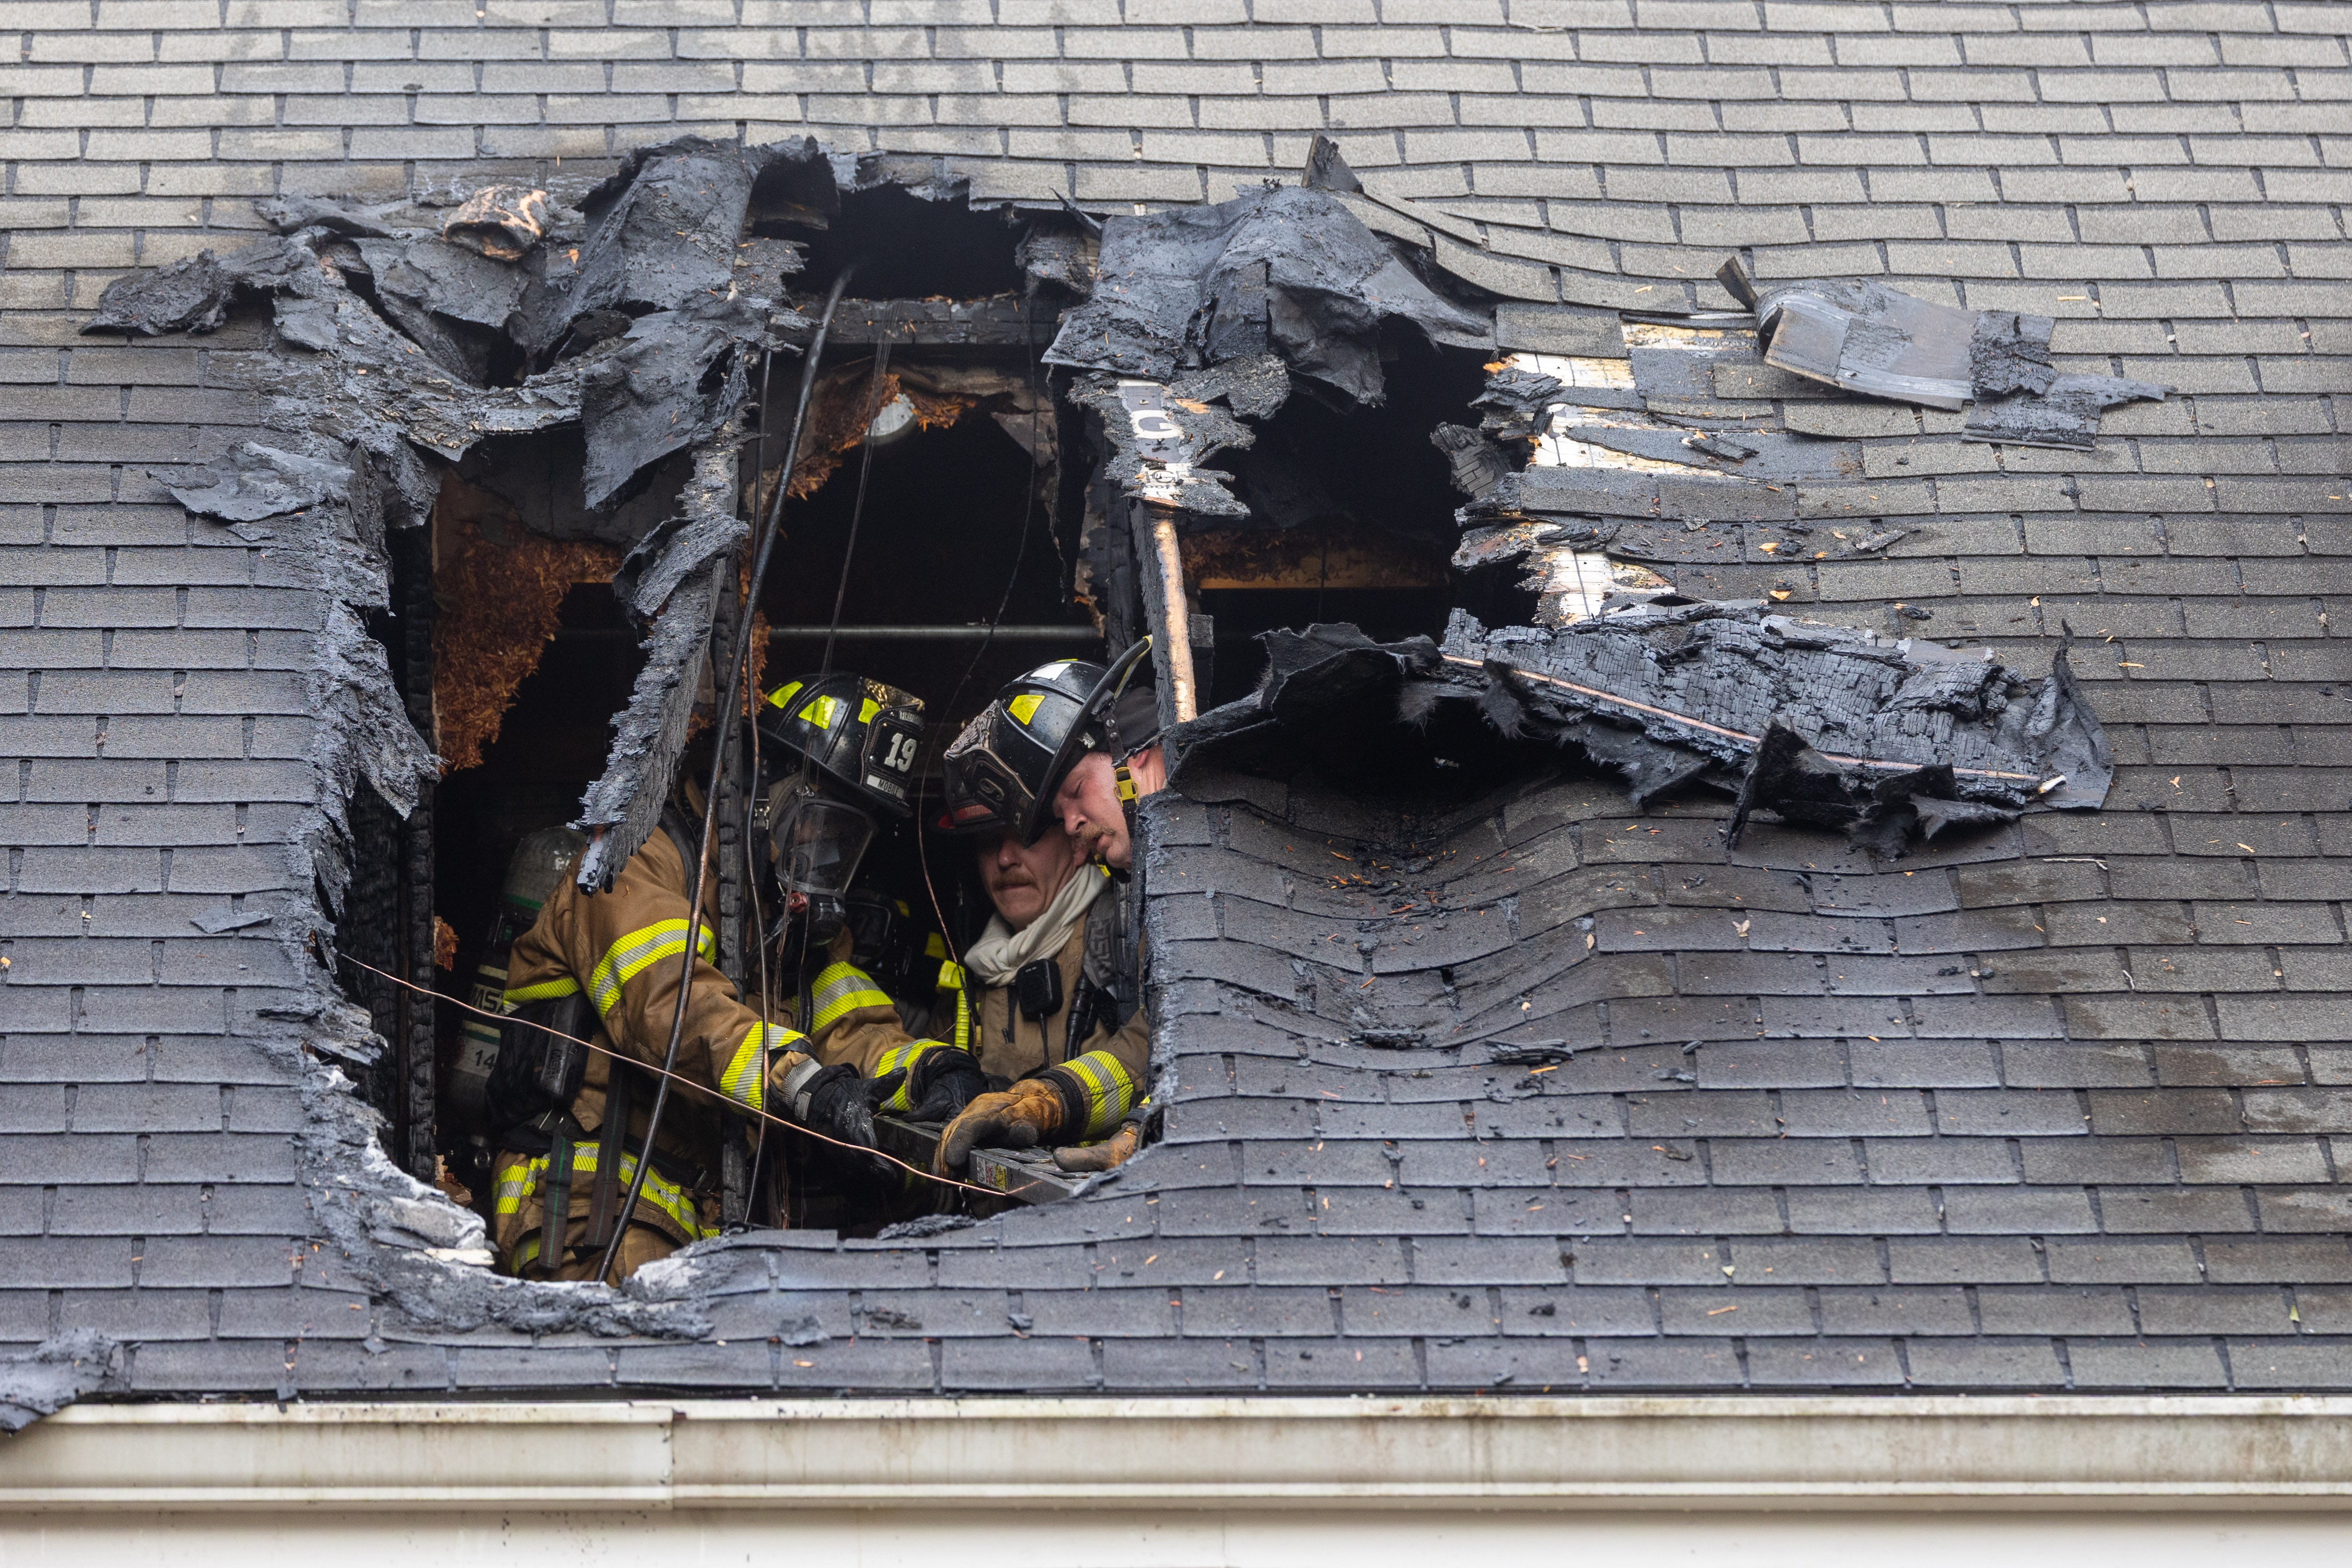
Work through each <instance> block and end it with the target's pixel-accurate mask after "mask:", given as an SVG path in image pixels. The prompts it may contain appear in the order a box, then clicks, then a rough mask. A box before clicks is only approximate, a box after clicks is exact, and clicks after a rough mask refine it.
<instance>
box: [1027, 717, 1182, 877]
mask: <svg viewBox="0 0 2352 1568" xmlns="http://www.w3.org/2000/svg"><path fill="white" fill-rule="evenodd" d="M1104 734H1105V737H1106V739H1105V742H1104V743H1103V744H1101V745H1099V746H1094V747H1089V748H1087V750H1085V751H1083V752H1080V753H1079V754H1078V756H1077V757H1076V760H1074V761H1073V762H1072V763H1070V765H1069V767H1068V769H1067V770H1066V772H1065V773H1063V774H1062V776H1061V778H1060V780H1059V781H1058V782H1057V783H1056V784H1055V786H1054V796H1053V808H1052V809H1053V813H1054V815H1055V816H1056V817H1058V818H1059V819H1060V821H1061V824H1062V826H1063V828H1064V829H1065V830H1066V831H1067V832H1068V834H1069V835H1070V837H1073V838H1075V839H1076V840H1077V841H1078V843H1079V845H1080V846H1081V847H1083V848H1084V849H1085V850H1086V852H1087V856H1088V857H1089V858H1093V859H1096V860H1099V861H1100V862H1102V864H1104V865H1105V866H1108V867H1109V868H1111V869H1112V870H1113V871H1115V872H1118V873H1119V874H1120V875H1122V876H1125V875H1129V874H1131V873H1132V872H1133V870H1134V866H1135V836H1134V826H1135V803H1136V802H1137V801H1138V800H1139V799H1140V798H1142V797H1143V796H1144V795H1157V794H1159V793H1160V791H1161V790H1163V789H1165V788H1167V787H1168V763H1167V758H1166V756H1165V755H1164V753H1163V752H1161V750H1160V704H1159V697H1158V694H1157V693H1156V692H1154V691H1153V689H1151V688H1150V687H1149V686H1137V685H1129V687H1128V688H1127V689H1126V690H1125V691H1124V692H1122V693H1120V694H1119V695H1118V699H1117V700H1116V701H1115V702H1114V703H1113V704H1112V707H1111V711H1110V714H1109V722H1108V726H1107V728H1106V729H1105V731H1104ZM1110 736H1116V737H1117V740H1116V742H1113V741H1111V740H1110V739H1108V737H1110Z"/></svg>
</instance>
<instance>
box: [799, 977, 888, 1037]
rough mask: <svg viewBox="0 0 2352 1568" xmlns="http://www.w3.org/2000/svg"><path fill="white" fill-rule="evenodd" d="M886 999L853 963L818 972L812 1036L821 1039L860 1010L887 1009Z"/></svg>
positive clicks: (811, 1000) (811, 1002)
mask: <svg viewBox="0 0 2352 1568" xmlns="http://www.w3.org/2000/svg"><path fill="white" fill-rule="evenodd" d="M888 1005H890V998H889V997H887V996H885V995H884V994H882V993H881V991H880V990H879V989H878V988H877V986H876V985H875V984H874V982H873V981H872V980H870V979H868V978H867V977H866V972H865V971H864V970H862V969H859V968H858V967H857V966H856V964H854V963H829V964H827V965H825V966H824V968H823V969H821V970H819V971H818V972H817V977H816V984H815V985H814V988H813V989H812V990H811V992H810V994H809V1008H810V1017H809V1033H811V1034H813V1035H822V1034H823V1033H824V1032H825V1030H827V1029H829V1028H831V1027H832V1026H834V1025H835V1024H837V1023H839V1022H841V1020H842V1019H844V1018H845V1017H847V1016H849V1015H850V1014H852V1013H854V1012H856V1010H857V1009H858V1008H860V1007H887V1006H888Z"/></svg>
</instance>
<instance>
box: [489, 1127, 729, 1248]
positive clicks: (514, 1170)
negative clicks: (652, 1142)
mask: <svg viewBox="0 0 2352 1568" xmlns="http://www.w3.org/2000/svg"><path fill="white" fill-rule="evenodd" d="M546 1174H547V1156H546V1155H544V1154H534V1155H532V1156H531V1157H530V1159H529V1160H526V1161H524V1162H523V1163H520V1164H517V1165H505V1166H501V1167H500V1168H499V1173H498V1179H497V1185H496V1186H495V1187H494V1188H493V1189H492V1190H493V1192H494V1194H495V1197H494V1200H493V1206H494V1207H495V1209H496V1212H497V1213H499V1214H500V1215H513V1214H520V1213H521V1212H522V1205H523V1201H524V1200H525V1199H526V1198H528V1197H530V1194H533V1193H535V1192H537V1191H538V1190H539V1187H540V1183H541V1180H542V1178H544V1177H545V1176H546ZM595 1174H596V1145H595V1144H593V1143H575V1144H573V1145H572V1193H573V1194H575V1195H577V1194H580V1193H583V1192H584V1191H586V1190H587V1184H586V1183H585V1182H583V1181H582V1180H581V1178H582V1177H583V1176H586V1177H593V1176H594V1175H595ZM636 1175H637V1157H636V1156H635V1154H632V1153H630V1152H628V1151H626V1150H623V1151H622V1152H621V1175H620V1180H621V1183H622V1184H623V1185H626V1184H629V1183H630V1182H633V1181H635V1180H636ZM637 1201H638V1202H639V1203H643V1204H651V1205H653V1206H654V1207H656V1208H657V1209H659V1210H661V1212H662V1213H664V1214H666V1215H668V1216H669V1217H670V1218H671V1219H673V1220H676V1221H677V1224H678V1226H679V1228H680V1229H682V1230H684V1231H685V1232H686V1234H687V1236H688V1237H690V1238H691V1239H693V1240H696V1241H700V1240H701V1239H702V1238H703V1237H707V1236H716V1235H718V1234H719V1233H718V1232H717V1231H715V1230H709V1231H706V1230H704V1229H703V1228H702V1217H701V1215H700V1213H699V1211H698V1210H697V1209H696V1207H695V1205H694V1196H693V1194H690V1193H688V1191H687V1190H686V1189H685V1188H683V1187H681V1186H679V1185H678V1184H677V1183H676V1182H673V1181H671V1180H670V1179H669V1178H668V1177H667V1176H665V1175H663V1174H662V1173H660V1172H659V1171H647V1172H646V1184H645V1187H644V1189H643V1190H642V1191H641V1192H640V1193H639V1194H637Z"/></svg>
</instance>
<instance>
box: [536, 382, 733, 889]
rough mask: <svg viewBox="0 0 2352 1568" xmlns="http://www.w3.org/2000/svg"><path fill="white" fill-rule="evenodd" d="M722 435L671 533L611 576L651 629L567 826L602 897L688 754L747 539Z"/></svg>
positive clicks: (654, 538)
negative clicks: (632, 682)
mask: <svg viewBox="0 0 2352 1568" xmlns="http://www.w3.org/2000/svg"><path fill="white" fill-rule="evenodd" d="M730 435H731V427H722V429H721V431H720V433H719V437H717V438H715V439H713V440H712V441H710V442H709V443H708V444H707V445H705V446H704V447H701V448H700V449H699V450H698V451H697V452H696V453H695V460H694V478H693V479H692V480H690V481H689V482H688V485H687V487H686V489H685V492H684V494H683V495H682V496H681V497H680V510H679V513H678V518H677V522H676V524H675V525H674V526H670V527H667V529H666V530H660V531H656V533H655V534H651V535H648V536H647V538H646V542H645V544H643V545H641V546H640V547H639V549H638V550H636V551H633V552H631V553H630V554H629V556H628V557H627V558H626V559H625V560H624V561H623V562H622V563H621V570H620V571H619V572H618V573H616V574H614V580H613V585H614V592H615V593H616V594H618V595H620V597H621V600H622V603H623V604H624V605H625V606H627V608H628V610H629V613H630V615H631V616H632V617H633V618H635V619H637V620H638V621H639V623H640V624H641V625H643V624H646V623H648V622H649V623H650V626H649V627H648V630H647V632H646V642H645V656H646V662H645V668H642V669H641V670H639V671H638V672H637V681H636V686H635V689H633V690H632V691H631V692H630V694H629V705H628V707H626V708H625V709H624V710H622V711H621V713H620V716H619V717H618V718H616V719H615V720H614V722H613V746H612V751H611V752H610V754H609V757H608V759H607V761H606V763H605V764H604V776H603V777H601V778H599V779H598V780H597V781H596V782H595V783H594V784H591V785H589V786H588V793H587V794H586V795H583V797H582V798H581V802H580V816H579V819H578V820H577V821H575V822H574V823H573V824H572V826H574V827H578V828H581V829H583V830H584V831H586V832H588V833H590V834H591V835H593V837H594V842H593V843H592V844H590V845H589V847H588V852H587V853H586V854H585V855H583V856H582V857H581V858H580V866H579V872H578V875H579V880H580V885H581V886H582V887H583V888H589V889H601V888H607V887H610V886H611V885H612V881H613V879H614V877H616V876H618V875H620V871H621V868H622V867H623V866H625V865H626V864H627V863H628V859H629V857H630V856H632V855H634V854H635V853H636V852H637V851H638V849H639V848H641V847H644V845H645V842H646V839H647V838H648V837H652V835H653V831H654V828H655V826H656V824H658V823H659V822H660V820H661V809H662V804H663V802H664V801H666V800H667V798H668V794H669V781H670V779H671V777H672V776H673V774H674V773H676V771H677V758H678V753H679V752H682V751H684V750H685V748H686V740H687V731H688V721H689V720H690V719H691V718H692V717H693V713H694V699H695V693H696V689H697V687H698V684H699V681H700V677H701V672H702V669H703V667H704V662H705V659H706V657H707V655H708V654H709V648H710V626H711V617H712V613H713V611H714V609H715V608H716V606H717V603H718V595H719V584H720V582H721V581H722V580H723V579H724V578H725V576H726V574H727V571H728V569H729V563H730V561H731V560H732V558H733V552H734V548H735V546H737V545H738V544H740V543H741V542H742V541H743V538H744V536H745V535H746V534H747V533H748V532H749V531H750V529H749V526H748V525H747V524H745V523H744V522H743V521H742V520H741V519H740V518H738V517H737V516H736V515H735V488H736V479H737V476H736V453H735V446H734V442H733V441H732V440H731V439H730V438H729V437H730ZM721 657H722V658H724V657H726V655H725V654H724V653H722V655H721Z"/></svg>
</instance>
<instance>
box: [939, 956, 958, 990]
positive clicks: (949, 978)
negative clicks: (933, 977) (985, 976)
mask: <svg viewBox="0 0 2352 1568" xmlns="http://www.w3.org/2000/svg"><path fill="white" fill-rule="evenodd" d="M962 989H963V965H962V964H961V963H956V962H955V961H954V960H952V959H950V960H949V961H947V962H946V963H941V964H940V990H942V991H961V990H962Z"/></svg>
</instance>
